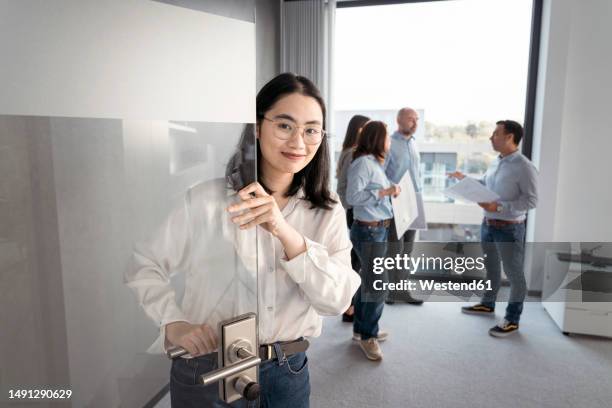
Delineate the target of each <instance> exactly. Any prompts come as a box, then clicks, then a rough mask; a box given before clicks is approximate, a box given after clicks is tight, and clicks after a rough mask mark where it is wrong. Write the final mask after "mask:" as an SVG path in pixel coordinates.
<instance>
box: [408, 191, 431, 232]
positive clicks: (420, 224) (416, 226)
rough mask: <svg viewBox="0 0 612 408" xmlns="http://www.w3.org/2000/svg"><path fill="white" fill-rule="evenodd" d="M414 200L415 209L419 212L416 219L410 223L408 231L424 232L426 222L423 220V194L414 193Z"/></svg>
mask: <svg viewBox="0 0 612 408" xmlns="http://www.w3.org/2000/svg"><path fill="white" fill-rule="evenodd" d="M416 200H417V208H418V210H419V215H417V217H416V219H415V220H414V221H412V224H410V226H409V227H408V229H412V230H426V229H427V220H426V219H425V204H424V203H423V194H421V193H416Z"/></svg>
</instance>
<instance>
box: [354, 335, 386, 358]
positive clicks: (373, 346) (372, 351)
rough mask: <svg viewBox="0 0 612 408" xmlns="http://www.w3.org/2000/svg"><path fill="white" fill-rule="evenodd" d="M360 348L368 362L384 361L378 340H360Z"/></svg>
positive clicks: (373, 338)
mask: <svg viewBox="0 0 612 408" xmlns="http://www.w3.org/2000/svg"><path fill="white" fill-rule="evenodd" d="M359 347H361V349H362V350H363V352H364V353H365V355H366V357H367V358H368V360H373V361H378V360H382V358H383V354H382V350H381V349H380V345H379V344H378V340H377V339H376V338H375V337H372V338H369V339H367V340H360V341H359Z"/></svg>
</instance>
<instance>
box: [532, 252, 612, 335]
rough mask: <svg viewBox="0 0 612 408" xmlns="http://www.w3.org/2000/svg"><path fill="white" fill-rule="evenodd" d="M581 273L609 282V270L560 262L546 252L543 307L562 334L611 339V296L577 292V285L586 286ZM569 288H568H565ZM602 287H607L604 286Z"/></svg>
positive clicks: (554, 255)
mask: <svg viewBox="0 0 612 408" xmlns="http://www.w3.org/2000/svg"><path fill="white" fill-rule="evenodd" d="M587 271H588V272H587ZM584 272H587V273H589V274H596V275H598V276H599V278H598V279H599V280H600V281H601V278H602V277H603V279H604V281H605V282H607V279H611V280H612V267H610V266H608V267H595V266H593V265H591V264H586V263H579V262H566V261H561V260H559V257H558V253H557V252H553V251H549V252H547V254H546V261H545V264H544V283H543V288H542V305H543V306H544V308H545V309H546V311H547V312H548V314H549V315H550V317H551V318H552V319H553V320H554V321H555V323H556V324H557V326H559V328H560V329H561V331H562V332H563V333H565V334H568V333H580V334H590V335H595V336H605V337H612V293H603V292H601V291H589V290H588V289H592V288H589V287H586V286H585V287H583V290H580V289H581V288H580V285H579V283H580V282H582V283H583V284H584V283H585V280H584V279H581V275H582V274H583V273H584ZM602 274H603V275H602ZM607 274H609V278H608V276H607ZM568 285H569V288H566V287H568ZM604 286H609V285H608V284H607V283H604ZM572 288H573V289H572Z"/></svg>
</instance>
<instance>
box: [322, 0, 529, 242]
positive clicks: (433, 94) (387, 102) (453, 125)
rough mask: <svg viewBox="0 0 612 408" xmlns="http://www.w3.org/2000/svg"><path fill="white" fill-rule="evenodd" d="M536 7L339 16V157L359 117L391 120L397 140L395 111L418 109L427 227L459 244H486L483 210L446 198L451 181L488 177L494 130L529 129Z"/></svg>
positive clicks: (481, 5)
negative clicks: (456, 174)
mask: <svg viewBox="0 0 612 408" xmlns="http://www.w3.org/2000/svg"><path fill="white" fill-rule="evenodd" d="M533 1H534V0H455V1H430V2H417V3H413V2H408V3H404V4H388V5H375V6H359V3H360V2H359V1H358V2H355V3H354V4H357V5H358V6H356V7H355V6H353V7H351V5H350V3H351V2H348V3H345V4H344V5H342V3H340V4H341V6H340V8H339V9H338V10H337V14H336V34H335V38H336V43H335V60H334V61H335V72H334V95H335V112H334V119H335V126H334V134H335V135H337V137H336V138H334V139H333V143H334V145H333V148H334V150H335V151H339V150H340V148H341V144H342V137H343V135H344V133H345V129H346V124H347V123H348V120H349V119H350V116H352V114H356V113H362V114H365V115H368V116H370V117H371V118H372V119H378V120H385V121H386V122H387V124H388V126H389V130H390V132H393V131H395V129H396V127H397V125H396V123H395V113H396V112H397V110H398V109H399V108H401V107H405V106H409V107H412V108H415V109H416V110H417V111H418V112H419V114H420V118H421V120H420V123H419V129H418V131H417V133H416V135H415V140H416V141H417V145H418V148H419V150H420V152H421V173H422V175H421V177H422V184H423V197H424V200H425V209H426V212H427V218H428V223H429V224H430V228H438V227H440V226H444V228H445V229H447V230H453V233H452V236H453V238H455V239H461V238H462V237H463V238H466V239H467V238H470V239H479V233H476V236H475V234H474V231H475V229H474V228H473V226H474V225H476V224H479V223H480V220H481V218H482V211H481V209H480V208H479V207H478V206H475V205H471V204H466V203H460V202H454V201H453V200H451V199H449V198H448V197H446V196H445V195H444V194H443V190H444V189H445V188H446V187H448V186H449V184H450V183H451V182H452V181H451V180H449V179H448V178H447V177H446V173H448V172H451V171H455V170H460V171H463V172H464V173H467V174H469V175H471V176H474V177H480V176H482V175H483V174H484V172H485V171H486V169H487V167H488V166H489V164H490V163H491V161H492V160H493V159H494V158H495V156H496V153H495V152H494V151H493V150H492V148H491V144H490V141H489V137H490V135H491V133H492V131H493V129H494V128H495V122H496V121H498V120H501V119H513V120H516V121H518V122H520V123H523V122H524V118H525V105H526V104H525V102H526V92H527V85H528V68H529V51H530V37H531V32H532V8H533ZM462 225H464V226H465V227H464V228H463V229H462V230H463V231H464V232H465V234H463V235H462V234H461V233H459V234H458V233H457V231H456V230H457V227H459V226H462ZM424 235H425V234H422V236H424ZM428 235H430V236H431V235H432V234H428ZM433 235H434V236H436V234H433ZM446 235H449V234H446ZM449 236H450V235H449Z"/></svg>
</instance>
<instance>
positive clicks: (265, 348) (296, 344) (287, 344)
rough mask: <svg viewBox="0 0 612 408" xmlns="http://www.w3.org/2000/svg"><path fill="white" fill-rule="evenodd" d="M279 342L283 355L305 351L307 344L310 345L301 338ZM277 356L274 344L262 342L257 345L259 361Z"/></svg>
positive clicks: (276, 357)
mask: <svg viewBox="0 0 612 408" xmlns="http://www.w3.org/2000/svg"><path fill="white" fill-rule="evenodd" d="M279 344H280V347H281V350H282V351H283V354H284V355H285V357H289V356H292V355H294V354H297V353H301V352H303V351H306V350H308V346H310V343H309V342H308V340H306V339H303V338H302V339H297V340H292V341H281V342H279ZM278 357H279V356H277V355H276V349H275V348H274V344H262V345H260V346H259V358H261V361H266V360H274V359H278ZM281 359H282V356H281Z"/></svg>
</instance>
